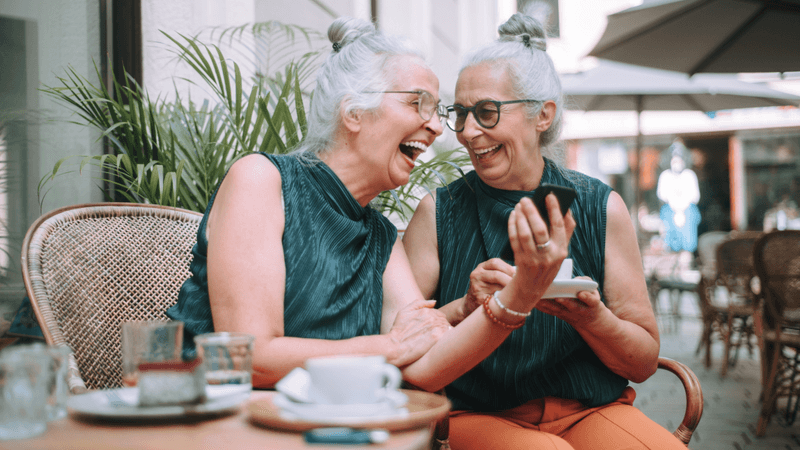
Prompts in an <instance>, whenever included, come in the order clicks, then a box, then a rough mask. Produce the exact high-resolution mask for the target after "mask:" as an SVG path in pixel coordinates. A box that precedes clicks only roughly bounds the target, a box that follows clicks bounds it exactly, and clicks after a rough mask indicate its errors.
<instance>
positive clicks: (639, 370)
mask: <svg viewBox="0 0 800 450" xmlns="http://www.w3.org/2000/svg"><path fill="white" fill-rule="evenodd" d="M657 370H658V356H656V357H655V358H651V361H648V362H647V363H646V364H638V365H637V366H636V368H635V370H632V371H631V372H630V373H628V374H627V376H626V378H627V379H628V380H630V381H633V382H634V383H644V382H645V381H647V380H648V379H649V378H650V377H652V376H653V375H654V374H655V373H656V371H657Z"/></svg>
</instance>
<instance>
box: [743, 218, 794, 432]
mask: <svg viewBox="0 0 800 450" xmlns="http://www.w3.org/2000/svg"><path fill="white" fill-rule="evenodd" d="M753 260H754V264H755V268H756V273H757V274H758V277H759V280H760V284H761V292H760V296H761V298H762V300H763V308H762V320H761V328H762V330H761V332H760V341H761V346H762V355H763V357H762V358H761V361H762V362H761V364H762V374H763V379H762V389H763V392H762V397H763V402H762V404H761V412H760V414H759V417H758V425H757V427H756V435H758V436H763V435H764V433H765V432H766V428H767V424H768V423H769V420H770V418H771V416H772V414H773V412H774V410H775V409H776V405H777V400H778V399H779V398H781V397H784V398H786V399H787V400H786V415H785V419H786V422H787V423H788V424H791V423H792V422H794V419H795V416H796V414H797V408H798V395H799V394H800V352H799V351H798V350H799V349H800V328H798V327H800V314H798V313H800V231H798V230H784V231H773V232H770V233H767V234H764V235H763V236H762V237H761V238H760V239H759V240H758V241H757V242H756V244H755V248H754V250H753Z"/></svg>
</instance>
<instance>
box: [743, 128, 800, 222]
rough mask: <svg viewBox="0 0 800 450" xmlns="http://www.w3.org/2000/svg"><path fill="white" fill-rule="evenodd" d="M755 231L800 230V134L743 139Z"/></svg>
mask: <svg viewBox="0 0 800 450" xmlns="http://www.w3.org/2000/svg"><path fill="white" fill-rule="evenodd" d="M742 146H743V150H744V159H745V171H746V179H745V183H746V186H747V189H746V192H747V198H746V204H747V219H748V220H747V223H748V228H749V229H751V230H765V231H769V230H774V229H787V228H791V229H799V228H800V217H798V216H799V215H800V211H798V205H797V202H798V199H799V198H800V165H798V158H800V135H787V136H780V137H764V138H752V139H744V138H743V139H742Z"/></svg>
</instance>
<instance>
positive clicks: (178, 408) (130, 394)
mask: <svg viewBox="0 0 800 450" xmlns="http://www.w3.org/2000/svg"><path fill="white" fill-rule="evenodd" d="M250 392H251V388H250V385H246V386H243V385H227V386H207V387H206V397H207V400H206V401H205V402H204V403H201V404H198V405H169V406H139V405H138V402H139V390H138V389H137V388H135V387H131V388H119V389H105V390H100V391H94V392H89V393H86V394H81V395H75V396H73V397H70V398H69V400H67V408H69V410H70V411H71V412H73V413H76V414H82V415H87V416H92V417H97V418H111V419H154V418H167V417H191V416H205V415H216V414H222V413H227V412H233V411H236V410H237V409H238V408H239V406H240V405H241V404H242V403H244V402H245V401H247V400H248V399H249V398H250Z"/></svg>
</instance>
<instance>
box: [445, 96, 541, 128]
mask: <svg viewBox="0 0 800 450" xmlns="http://www.w3.org/2000/svg"><path fill="white" fill-rule="evenodd" d="M539 101H540V100H531V99H526V100H507V101H504V102H499V101H497V100H481V101H479V102H478V103H475V105H473V106H472V107H470V108H467V107H466V106H462V105H458V104H456V105H452V106H448V107H447V126H448V127H449V128H450V129H451V130H453V131H455V132H456V133H459V132H461V131H464V124H466V123H467V116H468V115H469V113H472V117H474V118H475V121H476V122H478V125H480V126H481V127H483V128H494V127H495V126H497V124H498V123H500V106H501V105H507V104H510V103H534V102H539ZM450 113H455V114H450ZM453 116H455V117H453Z"/></svg>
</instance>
